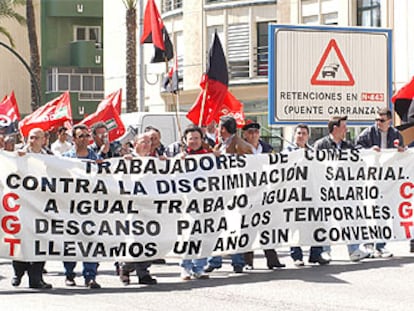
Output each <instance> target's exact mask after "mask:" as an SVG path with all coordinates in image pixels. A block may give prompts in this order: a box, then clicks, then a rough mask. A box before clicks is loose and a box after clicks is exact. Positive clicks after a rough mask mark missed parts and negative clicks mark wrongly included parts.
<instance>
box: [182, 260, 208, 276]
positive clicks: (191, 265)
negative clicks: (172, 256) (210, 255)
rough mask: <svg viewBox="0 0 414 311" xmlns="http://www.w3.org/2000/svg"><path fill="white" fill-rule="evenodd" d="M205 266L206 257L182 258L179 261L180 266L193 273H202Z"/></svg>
mask: <svg viewBox="0 0 414 311" xmlns="http://www.w3.org/2000/svg"><path fill="white" fill-rule="evenodd" d="M205 266H207V258H200V259H184V260H183V261H181V267H183V268H184V269H185V270H186V271H188V272H190V273H194V274H201V273H203V271H204V267H205Z"/></svg>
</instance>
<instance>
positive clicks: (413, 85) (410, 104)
mask: <svg viewBox="0 0 414 311" xmlns="http://www.w3.org/2000/svg"><path fill="white" fill-rule="evenodd" d="M391 101H392V102H393V103H394V110H395V112H396V113H397V114H398V116H399V117H400V119H401V122H402V124H401V125H399V126H396V128H397V129H398V130H399V131H400V133H401V135H402V136H403V138H404V143H405V144H407V145H409V144H410V143H411V142H412V141H413V140H414V77H413V78H412V79H411V81H410V82H408V83H407V84H406V85H404V86H403V87H402V88H401V89H399V90H398V91H397V93H395V94H394V96H393V97H392V99H391Z"/></svg>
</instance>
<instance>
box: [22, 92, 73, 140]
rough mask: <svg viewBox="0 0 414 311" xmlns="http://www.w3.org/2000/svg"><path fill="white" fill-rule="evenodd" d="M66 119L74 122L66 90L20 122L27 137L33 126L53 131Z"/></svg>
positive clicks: (23, 133)
mask: <svg viewBox="0 0 414 311" xmlns="http://www.w3.org/2000/svg"><path fill="white" fill-rule="evenodd" d="M66 121H70V122H72V110H71V106H70V95H69V92H64V93H63V94H62V95H60V96H59V97H57V98H55V99H53V100H51V101H50V102H48V103H47V104H45V105H43V106H41V107H40V108H38V109H37V110H36V111H35V112H33V113H32V114H30V115H28V116H26V117H25V118H24V119H23V120H22V121H20V122H19V128H20V132H21V133H22V135H23V136H24V137H27V136H28V135H29V131H30V130H31V129H33V128H36V127H38V128H41V129H42V130H44V131H52V130H54V129H57V128H58V127H59V126H62V125H63V124H64V123H65V122H66Z"/></svg>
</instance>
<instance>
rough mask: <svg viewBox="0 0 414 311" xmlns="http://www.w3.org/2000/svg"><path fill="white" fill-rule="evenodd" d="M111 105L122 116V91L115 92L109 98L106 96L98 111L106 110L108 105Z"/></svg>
mask: <svg viewBox="0 0 414 311" xmlns="http://www.w3.org/2000/svg"><path fill="white" fill-rule="evenodd" d="M108 104H111V105H112V106H114V108H115V110H116V111H117V112H118V114H121V104H122V89H119V90H118V91H115V92H113V93H111V94H109V95H108V96H106V97H105V98H104V99H103V100H102V101H101V102H100V103H99V105H98V108H97V109H96V111H100V110H102V109H106V105H108Z"/></svg>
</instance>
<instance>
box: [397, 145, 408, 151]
mask: <svg viewBox="0 0 414 311" xmlns="http://www.w3.org/2000/svg"><path fill="white" fill-rule="evenodd" d="M397 150H398V152H404V151H405V150H406V149H405V147H403V146H398V148H397Z"/></svg>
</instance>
